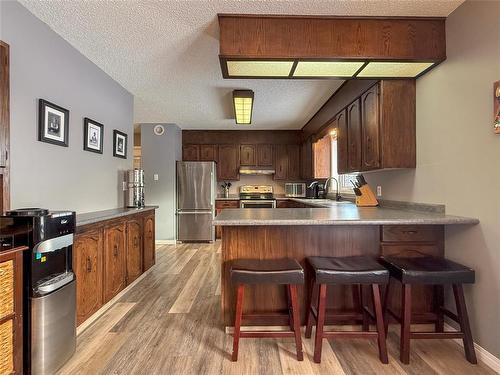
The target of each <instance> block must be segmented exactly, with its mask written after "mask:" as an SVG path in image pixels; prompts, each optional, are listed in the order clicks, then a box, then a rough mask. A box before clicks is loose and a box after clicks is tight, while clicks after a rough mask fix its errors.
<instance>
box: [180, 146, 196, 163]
mask: <svg viewBox="0 0 500 375" xmlns="http://www.w3.org/2000/svg"><path fill="white" fill-rule="evenodd" d="M182 160H184V161H198V160H200V145H183V146H182Z"/></svg>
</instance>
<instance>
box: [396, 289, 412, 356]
mask: <svg viewBox="0 0 500 375" xmlns="http://www.w3.org/2000/svg"><path fill="white" fill-rule="evenodd" d="M402 289H403V290H402V299H403V301H402V304H401V308H402V313H401V315H402V319H401V344H400V353H399V355H400V359H401V362H403V363H404V364H406V365H407V364H409V363H410V328H411V285H410V284H403V287H402Z"/></svg>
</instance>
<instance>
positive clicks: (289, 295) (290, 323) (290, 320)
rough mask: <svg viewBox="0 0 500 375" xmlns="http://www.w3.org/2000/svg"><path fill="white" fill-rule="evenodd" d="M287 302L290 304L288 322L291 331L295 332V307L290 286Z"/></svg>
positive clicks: (287, 287) (288, 287)
mask: <svg viewBox="0 0 500 375" xmlns="http://www.w3.org/2000/svg"><path fill="white" fill-rule="evenodd" d="M285 288H286V301H287V304H288V321H289V325H290V330H292V331H294V330H295V324H294V322H293V306H292V293H291V291H290V285H286V286H285Z"/></svg>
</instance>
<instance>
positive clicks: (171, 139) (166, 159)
mask: <svg viewBox="0 0 500 375" xmlns="http://www.w3.org/2000/svg"><path fill="white" fill-rule="evenodd" d="M155 125H156V124H155ZM164 126H165V133H163V135H155V134H154V133H153V125H152V124H142V125H141V154H142V167H143V169H144V178H145V180H144V184H145V192H144V194H145V196H146V204H148V205H158V206H160V208H159V209H158V210H157V211H156V239H157V240H163V241H165V240H167V241H173V240H175V236H176V222H175V199H176V198H175V177H176V176H175V162H176V161H177V160H181V159H182V148H181V144H182V131H181V129H180V128H179V127H178V126H177V125H172V124H164ZM155 173H157V174H158V181H154V180H153V175H154V174H155Z"/></svg>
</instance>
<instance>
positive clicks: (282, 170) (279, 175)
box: [274, 145, 288, 180]
mask: <svg viewBox="0 0 500 375" xmlns="http://www.w3.org/2000/svg"><path fill="white" fill-rule="evenodd" d="M274 155H275V156H274V168H275V169H276V172H275V173H274V179H275V180H286V179H287V178H288V155H287V146H286V145H276V146H275V147H274Z"/></svg>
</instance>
